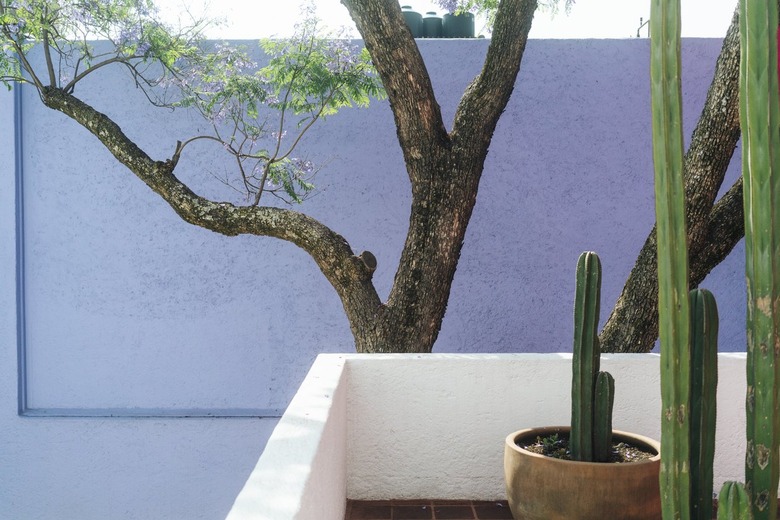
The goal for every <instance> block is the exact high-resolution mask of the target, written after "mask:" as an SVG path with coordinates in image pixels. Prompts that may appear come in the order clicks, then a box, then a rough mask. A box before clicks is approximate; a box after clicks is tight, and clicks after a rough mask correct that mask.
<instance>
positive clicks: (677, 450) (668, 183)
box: [650, 0, 691, 519]
mask: <svg viewBox="0 0 780 520" xmlns="http://www.w3.org/2000/svg"><path fill="white" fill-rule="evenodd" d="M650 24H651V27H650V34H651V35H652V38H651V43H650V49H651V54H650V76H651V85H650V94H651V101H652V121H653V163H654V167H655V208H656V210H655V211H656V237H657V243H658V246H657V249H658V311H659V312H658V314H659V321H658V324H659V332H660V338H661V402H662V414H661V477H660V483H661V509H662V512H663V516H664V518H669V519H672V518H680V519H686V518H689V515H690V503H691V502H690V493H691V486H690V466H689V464H690V436H689V433H688V432H689V428H690V417H689V414H688V412H689V410H690V379H689V376H690V315H689V301H688V247H687V243H688V237H687V230H686V221H685V194H684V187H683V186H684V184H683V138H682V102H681V98H682V95H681V87H680V1H679V0H652V2H651V11H650Z"/></svg>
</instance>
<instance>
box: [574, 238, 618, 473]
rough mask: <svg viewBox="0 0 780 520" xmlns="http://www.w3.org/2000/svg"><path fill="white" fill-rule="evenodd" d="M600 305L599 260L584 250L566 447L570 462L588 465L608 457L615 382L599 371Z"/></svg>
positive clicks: (579, 265) (576, 301)
mask: <svg viewBox="0 0 780 520" xmlns="http://www.w3.org/2000/svg"><path fill="white" fill-rule="evenodd" d="M600 302H601V261H600V260H599V257H598V255H597V254H596V253H593V252H591V251H586V252H584V253H582V254H581V255H580V257H579V259H578V260H577V285H576V290H575V296H574V359H573V361H572V372H573V374H572V386H571V439H570V441H569V447H570V450H571V457H572V459H574V460H581V461H589V462H597V461H605V460H606V459H607V458H608V457H609V449H610V444H611V439H612V402H613V400H614V393H615V382H614V379H612V376H610V375H609V374H607V373H606V372H603V373H600V372H599V358H600V354H601V352H600V349H599V339H598V324H599V307H600ZM601 374H605V375H601ZM599 376H600V378H601V379H602V382H601V383H600V385H599V396H600V397H599V402H598V403H597V402H596V394H597V379H598V378H599ZM597 425H598V426H597ZM607 425H608V428H607ZM607 430H608V431H607ZM596 432H598V435H599V437H598V438H596ZM607 436H608V438H606V437H607ZM595 446H598V447H599V448H598V449H599V455H600V456H599V457H596V451H595ZM604 446H606V448H605V447H604ZM605 452H606V454H605Z"/></svg>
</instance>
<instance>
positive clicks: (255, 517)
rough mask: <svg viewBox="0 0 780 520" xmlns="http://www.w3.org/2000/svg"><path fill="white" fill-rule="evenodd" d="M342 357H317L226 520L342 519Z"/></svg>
mask: <svg viewBox="0 0 780 520" xmlns="http://www.w3.org/2000/svg"><path fill="white" fill-rule="evenodd" d="M344 360H345V359H344V356H338V355H329V356H320V357H318V358H317V360H316V361H315V362H314V364H313V365H312V367H311V370H309V373H308V375H307V376H306V379H305V380H304V382H303V384H302V385H301V387H300V389H299V390H298V392H297V393H296V394H295V397H294V398H293V400H292V402H291V403H290V406H289V407H288V408H287V411H286V412H285V413H284V417H282V419H281V420H280V421H279V424H278V425H277V426H276V428H275V429H274V432H273V434H272V435H271V438H270V439H268V444H267V445H266V449H265V451H264V452H263V455H262V456H261V457H260V459H259V461H258V462H257V466H255V469H254V470H253V471H252V474H251V475H250V477H249V479H247V482H246V485H245V486H244V488H243V489H242V490H241V493H240V494H239V495H238V497H237V498H236V501H235V503H234V505H233V508H232V509H231V511H230V514H229V515H228V519H229V520H250V519H251V520H291V519H300V520H303V519H311V520H315V519H316V520H342V519H343V518H344V513H345V506H346V500H345V497H346V479H347V452H346V449H347V436H348V435H347V423H348V422H347V413H348V411H347V392H348V390H347V388H346V387H347V384H346V382H345V377H344Z"/></svg>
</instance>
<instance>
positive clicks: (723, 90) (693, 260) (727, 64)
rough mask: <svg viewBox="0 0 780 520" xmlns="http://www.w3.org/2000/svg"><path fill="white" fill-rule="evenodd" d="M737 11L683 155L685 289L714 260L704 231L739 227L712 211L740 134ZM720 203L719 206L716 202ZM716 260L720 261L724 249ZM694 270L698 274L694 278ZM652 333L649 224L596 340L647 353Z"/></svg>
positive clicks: (653, 275) (612, 348)
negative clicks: (686, 248) (688, 277)
mask: <svg viewBox="0 0 780 520" xmlns="http://www.w3.org/2000/svg"><path fill="white" fill-rule="evenodd" d="M738 17H739V11H738V10H737V11H735V12H734V16H733V18H732V21H731V25H730V26H729V29H728V32H727V33H726V37H725V38H724V40H723V45H722V47H721V52H720V55H719V56H718V61H717V64H716V67H715V74H714V77H713V80H712V83H711V85H710V88H709V90H708V92H707V99H706V101H705V104H704V108H703V110H702V113H701V115H700V117H699V121H698V123H697V124H696V128H695V130H694V132H693V136H692V139H691V144H690V146H689V148H688V152H687V153H686V154H685V162H684V168H685V199H686V200H685V202H686V218H687V221H688V237H689V258H690V274H691V287H695V286H696V285H698V283H699V282H701V280H702V279H703V278H704V276H706V274H707V273H709V272H710V270H712V268H713V267H714V266H715V265H717V264H711V262H712V261H713V260H714V259H715V258H716V256H717V255H716V256H712V254H709V255H707V254H702V251H703V250H705V249H706V250H708V251H711V250H712V244H711V243H710V242H711V241H712V240H713V238H712V235H711V234H710V233H711V232H712V229H713V226H715V225H716V224H718V223H715V222H713V221H712V219H713V217H715V218H725V219H726V220H725V221H723V222H721V223H720V225H721V226H728V227H734V226H737V227H740V226H741V225H742V224H741V222H735V221H734V220H733V215H734V213H733V212H731V213H725V212H715V211H714V210H713V204H714V201H715V198H716V197H717V193H718V190H719V189H720V187H721V185H722V183H723V178H724V176H725V174H726V170H727V169H728V166H729V163H730V162H731V157H732V155H733V154H734V150H735V148H736V146H737V142H738V141H739V137H740V128H739V99H738V98H739V20H738ZM720 207H724V206H720ZM732 248H733V245H732V246H731V247H729V248H727V250H726V249H725V248H719V249H718V250H719V251H721V253H724V255H723V257H721V258H720V259H719V260H718V261H721V260H723V258H725V255H726V254H728V251H731V249H732ZM694 273H703V274H701V277H700V278H698V280H696V281H694V280H695V279H696V276H694ZM657 337H658V274H657V270H656V241H655V227H654V228H653V230H652V231H651V232H650V235H649V236H648V238H647V240H646V241H645V244H644V246H643V247H642V250H641V251H640V253H639V255H638V257H637V261H636V263H635V265H634V268H633V269H632V271H631V274H630V275H629V277H628V280H626V283H625V285H624V287H623V291H622V292H621V294H620V297H619V298H618V300H617V303H616V304H615V307H614V308H613V310H612V313H611V314H610V316H609V319H608V320H607V322H606V324H605V325H604V329H603V330H602V332H601V336H600V340H601V345H602V349H603V350H604V351H605V352H648V351H650V350H652V348H653V345H654V344H655V340H656V339H657Z"/></svg>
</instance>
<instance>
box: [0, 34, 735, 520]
mask: <svg viewBox="0 0 780 520" xmlns="http://www.w3.org/2000/svg"><path fill="white" fill-rule="evenodd" d="M487 44H488V42H486V41H476V40H475V41H421V42H420V47H421V49H422V52H423V55H424V57H425V59H426V63H427V65H428V67H429V70H430V71H431V76H432V81H433V84H434V88H435V90H436V92H437V97H438V100H439V103H440V105H441V107H442V112H443V114H444V117H445V121H447V122H449V121H451V119H452V116H453V113H454V110H455V106H456V103H457V100H458V99H459V97H460V95H461V93H462V91H463V89H464V88H465V86H466V85H467V84H468V82H469V81H470V80H471V78H473V76H474V75H475V74H476V73H477V72H478V71H479V68H480V64H481V60H482V58H483V56H484V52H485V49H486V46H487ZM719 47H720V42H718V41H716V40H687V41H685V42H684V45H683V62H684V67H685V71H686V73H685V84H684V101H685V121H686V124H685V127H686V135H687V134H689V133H690V131H691V130H692V129H693V125H694V123H695V120H696V117H697V116H698V113H699V110H700V106H701V103H702V102H703V99H704V94H705V93H706V88H707V85H708V83H709V81H710V78H711V74H712V70H713V69H714V62H715V57H716V56H717V54H718V51H719ZM648 56H649V54H648V45H647V41H645V40H627V41H601V40H587V41H531V42H529V45H528V49H527V52H526V56H525V58H524V61H523V67H522V69H521V73H520V80H519V81H518V84H517V86H516V89H515V93H514V94H513V97H512V100H511V102H510V105H509V107H508V108H507V111H506V112H505V114H504V116H503V118H502V120H501V122H500V124H499V126H498V128H497V130H496V134H495V137H494V141H493V145H492V147H491V152H490V155H489V157H488V161H487V165H486V170H485V174H484V178H483V182H482V185H481V189H480V194H479V201H478V203H477V207H476V209H475V212H474V217H473V220H472V224H471V226H470V228H469V233H468V235H467V238H466V242H465V246H464V251H463V254H462V257H461V262H460V265H459V269H458V272H457V274H456V277H455V283H454V286H453V291H452V296H451V299H450V304H449V307H448V313H447V316H446V318H445V320H444V324H443V327H442V331H441V334H440V337H439V341H438V343H437V344H436V347H435V351H437V352H473V351H480V352H516V351H524V352H542V351H547V352H550V351H559V350H564V351H566V350H568V348H569V344H570V339H569V338H570V335H571V324H570V323H569V322H570V313H571V303H570V302H571V298H572V291H573V278H574V276H573V271H574V264H575V262H576V257H577V255H578V254H579V253H580V252H581V251H582V250H585V249H593V250H596V251H598V252H599V253H600V255H601V258H602V262H603V264H604V288H603V294H604V302H603V304H602V307H603V308H604V309H605V313H604V314H605V316H604V318H606V309H609V308H610V307H611V305H612V303H613V302H614V300H615V298H616V297H617V294H618V292H619V290H620V287H621V285H622V283H623V281H624V280H625V278H626V276H627V275H628V272H629V270H630V267H631V265H632V262H633V260H634V258H635V256H636V253H637V252H638V250H639V248H640V247H641V244H642V242H643V241H644V238H645V236H646V233H647V231H648V230H649V229H650V227H651V225H652V220H653V218H652V165H651V159H650V156H651V154H650V124H649V94H648V92H649V90H648V73H647V71H648ZM77 94H78V95H81V96H83V97H84V98H85V99H87V100H89V101H90V102H92V103H94V104H95V106H96V108H98V109H99V110H101V111H103V112H106V113H108V114H109V115H111V116H112V117H114V118H115V119H116V120H117V122H118V123H119V124H120V125H121V126H122V128H123V129H124V130H125V132H126V133H127V134H128V135H129V136H130V137H131V138H133V139H136V140H137V141H138V143H139V144H140V145H141V146H142V147H144V148H145V149H147V150H148V151H149V152H150V153H151V154H152V155H153V156H154V157H155V158H160V159H162V158H165V157H169V156H170V154H171V153H172V152H173V148H174V145H175V141H176V140H177V139H185V138H187V137H189V136H192V135H193V134H195V133H198V132H199V131H201V130H202V126H203V123H202V122H201V121H200V120H199V119H198V118H197V117H196V116H194V115H193V114H190V113H187V112H176V113H170V112H168V111H161V110H158V109H154V108H152V107H149V106H148V104H147V103H146V102H145V101H144V98H143V96H142V95H141V94H140V92H138V91H137V90H135V89H134V88H133V87H132V85H131V84H130V82H128V81H127V78H126V77H125V76H124V75H123V73H122V72H121V71H120V70H116V71H114V72H111V70H110V69H108V68H107V69H104V70H103V71H101V74H99V75H97V76H96V77H95V80H94V82H91V83H89V84H87V85H85V86H84V88H83V89H81V90H79V91H77ZM12 108H13V103H12V95H11V94H9V93H7V92H6V91H5V89H0V169H1V170H0V241H2V246H0V308H2V309H5V312H2V313H0V370H1V371H2V372H1V374H2V375H1V376H0V405H2V406H0V438H3V439H6V440H7V441H6V442H4V443H0V461H2V462H3V467H5V468H10V469H9V470H8V471H3V472H0V519H4V518H9V519H18V518H22V519H25V520H26V519H28V518H29V519H31V520H34V519H37V518H63V519H65V520H68V519H69V518H74V519H79V520H82V519H83V520H88V519H90V518H101V519H102V518H115V519H123V518H155V517H163V518H169V519H177V518H186V519H196V518H204V519H207V518H208V519H212V518H223V517H224V516H225V515H226V514H227V511H228V510H229V508H230V506H231V504H232V502H233V500H234V499H235V497H236V496H237V494H238V492H239V490H240V489H241V488H242V486H243V484H244V482H245V480H246V478H247V476H248V475H249V474H250V472H251V470H252V468H253V467H254V465H255V464H256V462H257V459H258V456H259V454H260V452H261V451H262V447H263V444H264V442H265V439H266V438H267V437H268V435H269V433H270V430H271V428H272V427H273V425H274V424H275V420H273V419H269V420H258V419H252V418H224V419H208V418H199V419H180V418H171V417H168V418H166V417H157V418H148V419H130V418H109V417H92V418H83V417H78V415H79V414H82V415H84V414H87V415H88V414H92V415H97V416H101V415H120V416H127V415H133V414H139V413H141V414H143V413H149V414H152V415H155V414H166V413H167V414H177V413H178V414H189V413H196V414H210V413H217V414H224V415H242V414H243V415H250V416H251V415H252V414H255V415H257V414H259V413H261V412H263V411H269V412H271V413H273V411H274V410H278V409H283V408H284V407H285V406H286V405H287V403H288V402H289V400H290V399H291V397H292V395H293V394H294V392H295V389H296V388H297V386H298V384H299V383H300V381H301V380H302V379H303V377H304V374H305V373H306V369H307V367H308V366H309V365H310V364H311V362H312V361H313V359H314V358H315V356H316V355H317V354H318V353H320V352H339V351H342V352H349V351H351V350H352V349H353V347H352V340H351V336H350V332H349V327H348V324H347V322H346V320H345V318H344V316H343V311H342V309H341V304H340V302H339V301H338V298H337V297H336V295H335V293H334V292H333V290H332V289H331V288H330V287H329V286H328V284H327V282H326V281H325V280H324V278H323V277H322V275H321V273H320V272H319V271H318V270H317V268H316V266H315V265H314V264H313V262H311V260H310V259H309V258H308V257H307V256H306V255H305V254H304V253H303V252H301V251H300V250H298V249H296V248H294V247H293V246H291V245H289V244H286V243H281V242H278V241H275V240H271V239H262V238H255V237H238V238H224V237H221V236H218V235H215V234H213V233H210V232H207V231H203V230H201V229H197V228H193V227H191V226H189V225H187V224H185V223H184V222H182V221H181V220H180V219H179V218H178V217H177V216H176V215H175V214H173V212H172V211H171V210H170V209H169V208H168V207H166V206H165V205H164V204H163V203H162V202H161V201H160V199H159V198H158V197H157V196H156V195H154V194H153V193H151V192H150V191H149V190H148V189H147V188H146V187H145V186H143V185H142V184H141V183H140V181H138V180H137V179H135V178H134V177H133V176H132V175H130V174H129V173H128V172H127V171H126V170H124V169H123V168H121V167H118V166H117V165H116V163H115V162H114V160H113V159H112V158H111V157H110V156H109V155H108V153H107V152H106V151H105V150H103V149H101V148H100V146H99V145H98V143H97V142H96V141H95V140H94V139H93V138H92V137H90V136H89V135H88V134H87V133H86V132H85V131H84V130H83V129H81V128H78V127H77V126H76V125H74V124H73V123H72V122H70V121H69V120H67V119H65V118H64V117H62V116H60V115H58V114H56V113H52V112H51V111H49V110H48V109H45V108H44V107H42V106H41V104H40V102H39V100H38V99H37V98H36V96H35V95H34V93H32V92H30V91H27V92H26V93H25V94H24V95H23V103H22V121H23V123H24V130H23V132H22V134H21V137H22V139H23V144H24V157H23V169H24V177H23V179H24V186H25V194H24V198H23V200H21V201H19V202H20V203H21V204H22V205H23V207H24V216H25V228H24V237H23V238H24V248H25V257H24V264H23V266H22V267H23V270H24V273H25V282H26V286H25V310H26V314H25V319H26V329H25V331H26V344H25V346H26V351H25V352H26V359H25V361H26V372H25V375H26V383H27V385H26V390H27V393H26V402H27V406H28V407H29V408H30V409H31V410H32V411H35V412H36V413H39V414H43V415H46V414H49V415H51V414H52V413H53V414H57V413H65V414H71V415H75V417H70V418H55V417H19V416H18V414H17V408H18V406H17V404H18V399H17V398H18V392H17V389H18V388H17V383H18V376H19V374H20V372H19V371H18V370H17V363H18V356H17V345H18V340H19V337H18V334H17V313H16V308H17V302H16V268H17V263H16V255H15V240H16V213H15V204H16V199H15V195H14V193H15V188H14V165H13V160H12V153H13V152H12V151H13V135H14V132H13V110H12ZM303 151H304V152H305V155H307V156H308V157H309V158H310V159H312V160H315V162H318V163H319V164H321V165H322V166H323V169H322V171H321V173H320V175H319V178H318V183H319V186H320V187H321V188H322V193H320V194H319V195H318V196H316V197H314V198H313V199H311V201H309V202H307V204H306V206H305V207H304V208H303V209H304V210H305V211H306V212H308V213H310V214H312V215H313V216H315V217H317V218H320V219H322V220H323V221H324V222H325V223H326V224H327V225H329V226H331V227H332V228H333V229H335V230H337V231H339V232H340V233H342V234H343V235H344V236H345V237H346V238H347V239H348V240H349V241H350V242H351V243H352V245H353V247H354V249H355V250H357V251H361V250H364V249H367V250H370V251H372V252H373V253H374V254H375V255H376V256H377V258H378V259H379V268H378V270H377V273H376V276H375V281H376V283H377V286H378V288H379V292H380V294H381V295H386V294H387V292H388V291H389V287H390V284H391V283H392V278H393V275H394V268H395V265H396V263H397V260H398V257H399V255H400V250H401V246H402V244H403V236H404V235H403V234H404V231H405V227H406V223H407V219H408V204H409V187H408V181H407V180H406V176H405V173H404V171H403V169H404V167H403V162H402V159H401V154H400V150H399V149H398V145H397V142H396V138H395V128H394V126H393V120H392V115H391V112H390V109H389V106H388V104H387V102H379V103H374V104H373V105H372V106H371V107H370V108H368V109H365V110H345V111H343V112H342V113H340V114H338V115H336V116H333V117H331V118H329V120H328V121H326V122H324V124H322V125H319V126H318V127H317V128H316V129H315V130H314V131H313V132H312V134H311V135H310V136H309V138H308V139H307V140H306V143H305V147H304V149H303ZM222 161H223V159H222V158H221V157H220V156H219V155H218V154H216V153H214V150H212V149H209V148H206V147H201V148H198V147H196V148H195V153H194V154H193V155H191V156H188V155H185V157H184V158H183V159H182V162H181V163H180V164H179V168H178V169H177V174H179V175H180V176H182V177H183V178H185V179H186V180H187V181H188V182H190V183H192V185H193V186H195V188H196V189H197V190H199V191H200V192H201V193H203V194H205V195H209V196H213V197H223V196H224V197H229V196H231V195H230V194H229V193H227V191H226V190H225V189H224V186H222V184H220V183H219V181H216V180H214V179H213V177H212V175H211V174H212V173H215V172H218V171H220V168H221V167H222V166H223V163H222ZM738 162H739V160H738V158H735V161H734V164H736V165H737V167H736V168H734V167H732V169H731V170H730V174H729V180H733V178H734V177H735V175H736V174H738ZM727 182H729V181H728V180H727ZM740 254H741V253H740V252H737V253H736V254H735V255H733V256H732V257H731V258H730V259H729V260H728V261H727V262H726V263H724V264H723V265H722V266H720V267H718V268H717V269H716V271H715V272H714V273H713V274H712V275H711V280H709V281H708V282H707V283H706V285H707V286H708V287H709V288H711V289H712V290H713V291H714V292H715V293H716V295H717V296H718V301H719V307H720V310H721V326H722V334H721V348H722V350H740V349H742V348H743V344H744V332H742V331H743V325H742V322H743V320H744V296H743V293H744V291H743V281H742V280H743V275H742V271H743V268H742V263H741V258H740Z"/></svg>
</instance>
